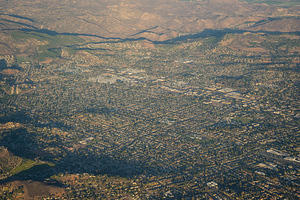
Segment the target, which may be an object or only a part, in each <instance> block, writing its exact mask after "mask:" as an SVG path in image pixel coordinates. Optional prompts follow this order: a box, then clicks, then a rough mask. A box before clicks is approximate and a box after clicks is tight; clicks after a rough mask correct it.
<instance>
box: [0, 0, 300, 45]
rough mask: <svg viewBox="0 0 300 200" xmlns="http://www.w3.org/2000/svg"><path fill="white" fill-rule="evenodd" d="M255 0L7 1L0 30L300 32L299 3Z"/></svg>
mask: <svg viewBox="0 0 300 200" xmlns="http://www.w3.org/2000/svg"><path fill="white" fill-rule="evenodd" d="M266 3H267V1H256V0H247V1H246V0H245V1H240V0H134V1H133V0H130V1H119V0H73V1H71V0H59V1H58V0H52V1H46V0H39V1H25V0H18V1H17V0H11V1H2V2H0V10H1V12H0V28H1V29H2V30H4V29H12V28H15V29H19V28H30V29H47V30H52V31H56V32H64V33H80V34H91V35H98V36H101V37H106V38H107V37H112V38H141V37H143V38H147V39H150V40H153V41H164V40H168V39H171V38H174V37H178V36H181V35H186V34H194V33H198V32H201V31H203V30H205V29H224V28H230V29H243V30H255V31H257V30H264V31H281V32H296V31H300V13H299V8H300V3H297V2H296V1H278V2H277V1H272V2H268V4H266Z"/></svg>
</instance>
